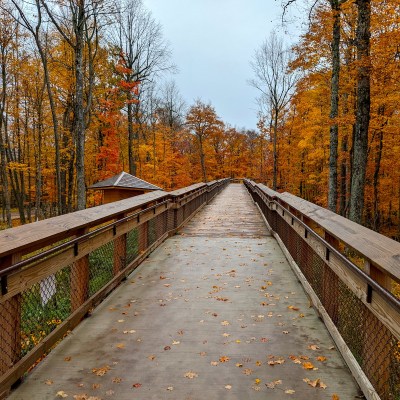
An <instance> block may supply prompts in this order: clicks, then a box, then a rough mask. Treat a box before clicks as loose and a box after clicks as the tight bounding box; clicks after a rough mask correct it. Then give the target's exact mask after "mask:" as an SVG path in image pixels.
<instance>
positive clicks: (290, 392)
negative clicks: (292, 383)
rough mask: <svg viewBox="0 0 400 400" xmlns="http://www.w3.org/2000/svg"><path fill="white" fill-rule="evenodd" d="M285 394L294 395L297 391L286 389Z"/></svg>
mask: <svg viewBox="0 0 400 400" xmlns="http://www.w3.org/2000/svg"><path fill="white" fill-rule="evenodd" d="M285 393H286V394H294V393H295V390H293V389H286V390H285Z"/></svg>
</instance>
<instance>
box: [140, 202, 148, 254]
mask: <svg viewBox="0 0 400 400" xmlns="http://www.w3.org/2000/svg"><path fill="white" fill-rule="evenodd" d="M147 207H149V204H146V205H144V206H143V207H142V210H145V209H146V208H147ZM138 234H139V235H138V240H139V254H141V253H144V252H145V251H146V250H147V246H148V237H149V223H148V221H146V222H143V223H142V224H141V225H139V226H138Z"/></svg>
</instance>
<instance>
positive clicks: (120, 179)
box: [88, 171, 162, 204]
mask: <svg viewBox="0 0 400 400" xmlns="http://www.w3.org/2000/svg"><path fill="white" fill-rule="evenodd" d="M88 189H93V190H102V191H103V203H104V204H108V203H112V202H114V201H118V200H124V199H127V198H129V197H134V196H138V195H140V194H144V193H147V192H150V191H153V190H162V189H161V188H160V187H158V186H156V185H153V184H151V183H149V182H146V181H144V180H143V179H139V178H137V177H136V176H133V175H130V174H128V173H127V172H124V171H122V172H121V173H119V174H118V175H115V176H113V177H111V178H108V179H106V180H104V181H101V182H97V183H95V184H94V185H92V186H89V187H88Z"/></svg>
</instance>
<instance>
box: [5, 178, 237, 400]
mask: <svg viewBox="0 0 400 400" xmlns="http://www.w3.org/2000/svg"><path fill="white" fill-rule="evenodd" d="M229 182H230V180H229V179H221V180H217V181H212V182H209V183H198V184H195V185H192V186H189V187H187V188H183V189H179V190H176V191H174V192H169V193H167V192H163V191H155V192H152V193H148V194H144V195H141V196H137V197H134V198H130V199H126V200H121V201H117V202H114V203H110V204H107V205H103V206H98V207H93V208H90V209H87V210H83V211H78V212H75V213H71V214H68V215H63V216H59V217H55V218H50V219H47V220H44V221H39V222H35V223H32V224H29V225H24V226H20V227H17V228H12V229H8V230H5V231H0V281H1V285H0V321H1V330H0V398H2V395H3V394H4V393H7V392H8V390H9V388H10V387H11V385H12V384H13V383H15V382H16V381H17V380H18V379H19V378H20V377H21V376H22V375H23V374H24V373H25V372H26V371H27V370H28V369H29V368H30V367H31V366H32V365H33V364H34V363H35V362H36V361H37V360H38V358H40V357H42V356H43V355H45V354H46V353H47V352H48V351H49V350H50V349H51V347H52V346H53V345H55V344H56V342H57V341H58V340H59V339H60V338H62V337H63V336H64V335H65V334H67V333H68V331H69V330H71V329H72V328H73V327H74V326H76V325H77V324H78V323H79V321H80V319H81V318H82V317H83V316H84V315H85V314H86V313H87V312H88V311H89V310H90V309H91V308H93V307H94V306H95V305H96V304H97V303H98V302H99V301H101V300H102V299H103V298H104V297H105V296H106V295H107V294H108V293H110V291H111V290H113V289H114V288H115V287H116V286H117V285H118V284H119V283H120V282H121V281H122V280H123V279H124V278H125V277H126V276H128V274H129V273H131V272H132V270H133V269H134V268H136V267H137V265H139V263H140V262H141V261H142V260H143V259H144V258H145V257H146V256H147V255H148V254H149V253H150V252H151V251H152V250H154V248H155V247H157V246H158V245H159V244H160V243H161V242H162V241H163V240H165V238H167V237H168V236H169V235H171V234H173V233H174V232H175V231H176V230H177V229H178V228H179V227H181V226H182V225H183V224H184V223H185V222H186V221H188V220H189V219H190V218H191V217H192V216H193V215H194V214H195V213H196V212H197V211H198V210H199V209H201V207H203V206H204V205H205V204H207V202H209V201H210V200H211V199H212V198H213V197H214V196H215V195H216V194H218V193H219V192H220V191H221V190H222V189H223V188H224V187H225V186H226V185H227V184H228V183H229Z"/></svg>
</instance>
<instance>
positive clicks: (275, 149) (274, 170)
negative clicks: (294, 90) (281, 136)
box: [272, 109, 279, 190]
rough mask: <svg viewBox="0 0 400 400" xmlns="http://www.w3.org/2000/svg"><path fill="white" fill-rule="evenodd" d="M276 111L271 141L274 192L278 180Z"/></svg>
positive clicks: (276, 111)
mask: <svg viewBox="0 0 400 400" xmlns="http://www.w3.org/2000/svg"><path fill="white" fill-rule="evenodd" d="M278 112H279V111H278V109H275V111H274V126H273V129H274V139H273V146H274V148H273V153H274V154H273V178H272V179H273V181H272V188H273V189H274V190H276V188H277V178H278V153H277V142H278V138H277V136H278Z"/></svg>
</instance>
